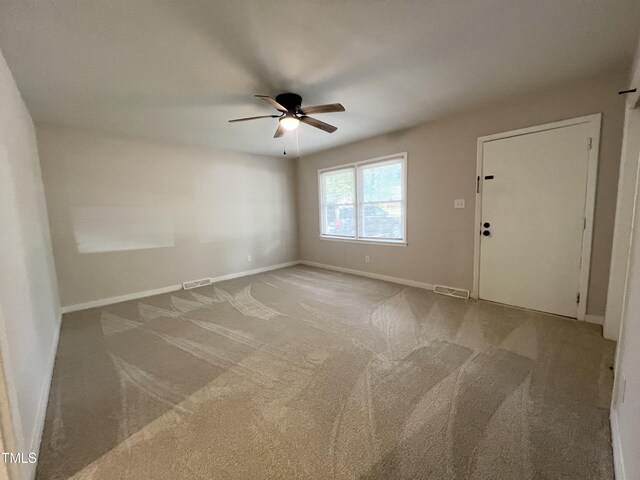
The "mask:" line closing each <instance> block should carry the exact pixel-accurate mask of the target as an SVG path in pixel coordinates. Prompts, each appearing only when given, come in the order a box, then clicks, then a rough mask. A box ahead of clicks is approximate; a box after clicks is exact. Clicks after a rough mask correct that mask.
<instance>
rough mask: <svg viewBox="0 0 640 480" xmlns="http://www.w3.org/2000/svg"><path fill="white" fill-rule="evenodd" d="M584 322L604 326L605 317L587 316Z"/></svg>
mask: <svg viewBox="0 0 640 480" xmlns="http://www.w3.org/2000/svg"><path fill="white" fill-rule="evenodd" d="M584 321H585V322H589V323H595V324H596V325H604V317H603V316H602V315H585V316H584Z"/></svg>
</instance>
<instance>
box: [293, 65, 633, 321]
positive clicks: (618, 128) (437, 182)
mask: <svg viewBox="0 0 640 480" xmlns="http://www.w3.org/2000/svg"><path fill="white" fill-rule="evenodd" d="M625 85H626V72H615V73H611V74H607V75H602V76H599V77H594V78H588V79H584V80H581V81H579V82H573V83H570V84H567V85H563V86H558V87H555V88H552V89H549V90H547V91H544V92H537V93H532V94H530V95H526V96H519V97H516V98H512V99H510V100H508V101H503V102H500V103H498V104H494V105H492V106H488V107H485V108H481V109H477V110H474V111H471V112H466V113H462V114H459V115H455V116H451V117H448V118H443V119H439V120H434V121H430V122H427V123H424V124H422V125H419V126H416V127H413V128H410V129H408V130H404V131H399V132H396V133H392V134H388V135H383V136H378V137H374V138H371V139H367V140H364V141H360V142H357V143H353V144H350V145H346V146H341V147H337V148H335V149H332V150H327V151H324V152H320V153H317V154H314V155H310V156H307V157H304V158H302V159H301V160H299V162H298V191H299V217H298V218H299V227H298V228H299V238H300V257H301V259H303V260H308V261H314V262H320V263H324V264H330V265H337V266H341V267H346V268H352V269H357V270H362V271H366V272H372V273H377V274H383V275H390V276H394V277H400V278H405V279H409V280H415V281H419V282H425V283H431V284H443V285H448V286H453V287H460V288H465V289H469V290H470V289H471V287H472V283H473V242H474V235H475V230H476V229H475V228H474V202H475V182H476V173H475V169H476V140H477V138H478V137H479V136H483V135H488V134H492V133H498V132H503V131H508V130H514V129H517V128H522V127H527V126H531V125H537V124H542V123H548V122H553V121H557V120H562V119H566V118H572V117H578V116H581V115H587V114H591V113H596V112H602V113H603V124H602V139H601V150H600V163H599V169H600V170H599V177H598V186H597V199H596V212H595V226H594V239H593V254H592V264H591V278H590V287H589V301H588V306H587V313H588V314H592V315H603V314H604V311H605V304H606V295H607V282H608V274H609V260H610V254H611V238H612V230H613V218H614V212H615V204H616V188H617V181H618V165H619V161H620V144H621V138H622V125H623V116H624V98H620V97H619V96H618V95H617V91H618V90H619V89H622V88H623V87H624V86H625ZM372 108H373V107H372ZM402 151H407V152H408V176H409V179H408V205H407V208H408V213H407V216H408V223H407V227H408V243H409V244H408V246H407V247H398V246H377V245H361V244H356V243H345V242H340V241H331V240H321V239H320V238H319V231H318V229H319V226H318V223H319V222H318V182H317V170H318V169H319V168H323V167H327V166H333V165H339V164H342V163H348V162H353V161H357V160H366V159H368V158H373V157H378V156H381V155H387V154H392V153H397V152H402ZM456 198H464V199H465V200H466V208H465V209H458V210H454V208H453V201H454V199H456ZM365 255H369V256H370V263H369V264H366V263H365V262H364V256H365Z"/></svg>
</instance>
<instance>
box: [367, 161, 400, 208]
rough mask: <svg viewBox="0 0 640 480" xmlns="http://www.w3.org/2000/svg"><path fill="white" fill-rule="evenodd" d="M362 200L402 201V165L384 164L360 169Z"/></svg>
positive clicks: (396, 162)
mask: <svg viewBox="0 0 640 480" xmlns="http://www.w3.org/2000/svg"><path fill="white" fill-rule="evenodd" d="M360 173H361V175H362V199H363V200H364V202H365V203H367V202H385V201H389V200H395V201H401V200H402V163H401V162H399V161H394V162H384V163H378V164H372V165H365V166H362V167H360Z"/></svg>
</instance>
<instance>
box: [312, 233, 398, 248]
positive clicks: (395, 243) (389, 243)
mask: <svg viewBox="0 0 640 480" xmlns="http://www.w3.org/2000/svg"><path fill="white" fill-rule="evenodd" d="M320 240H329V241H337V242H344V243H360V244H364V245H385V246H391V247H406V246H407V242H406V241H405V240H378V239H371V240H366V239H363V238H359V239H355V238H344V237H331V236H329V235H320Z"/></svg>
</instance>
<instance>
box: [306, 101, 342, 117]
mask: <svg viewBox="0 0 640 480" xmlns="http://www.w3.org/2000/svg"><path fill="white" fill-rule="evenodd" d="M298 111H299V112H300V114H302V115H311V114H312V113H331V112H344V107H343V106H342V105H341V104H340V103H330V104H328V105H316V106H314V107H304V108H301V109H300V110H298Z"/></svg>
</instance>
